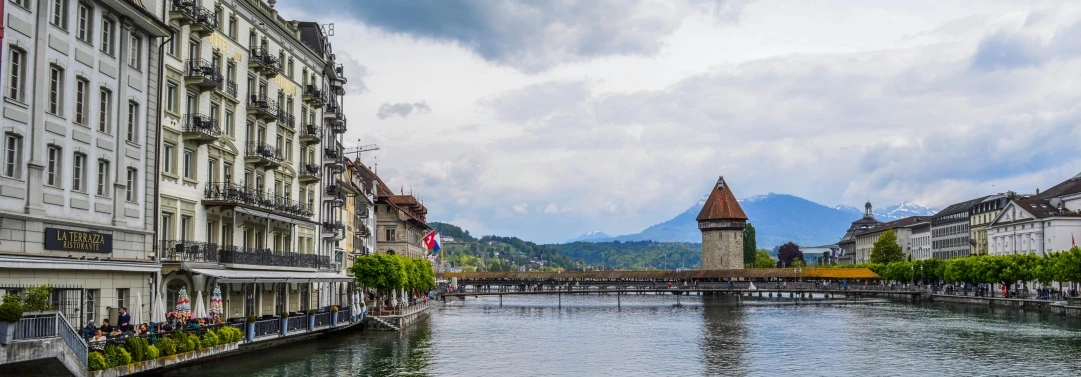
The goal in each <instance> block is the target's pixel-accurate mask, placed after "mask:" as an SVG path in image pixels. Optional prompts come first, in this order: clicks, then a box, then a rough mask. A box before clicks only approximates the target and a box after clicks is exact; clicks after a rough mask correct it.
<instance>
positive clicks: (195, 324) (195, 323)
mask: <svg viewBox="0 0 1081 377" xmlns="http://www.w3.org/2000/svg"><path fill="white" fill-rule="evenodd" d="M188 328H189V329H197V328H199V322H198V321H189V322H188Z"/></svg>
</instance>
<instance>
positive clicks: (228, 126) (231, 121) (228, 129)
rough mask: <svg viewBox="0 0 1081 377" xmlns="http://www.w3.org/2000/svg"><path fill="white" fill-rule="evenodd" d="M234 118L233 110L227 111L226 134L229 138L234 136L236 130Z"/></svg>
mask: <svg viewBox="0 0 1081 377" xmlns="http://www.w3.org/2000/svg"><path fill="white" fill-rule="evenodd" d="M234 118H235V116H234V115H233V110H225V134H226V135H228V136H233V135H234V132H235V130H234V129H233V128H234V124H235V123H236V121H235V119H234Z"/></svg>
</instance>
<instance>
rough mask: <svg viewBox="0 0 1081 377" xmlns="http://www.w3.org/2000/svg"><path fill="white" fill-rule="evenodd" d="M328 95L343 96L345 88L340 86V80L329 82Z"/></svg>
mask: <svg viewBox="0 0 1081 377" xmlns="http://www.w3.org/2000/svg"><path fill="white" fill-rule="evenodd" d="M330 93H331V94H335V95H339V96H342V95H345V87H343V86H342V82H341V80H330Z"/></svg>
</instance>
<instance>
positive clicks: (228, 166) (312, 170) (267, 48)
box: [157, 0, 351, 318]
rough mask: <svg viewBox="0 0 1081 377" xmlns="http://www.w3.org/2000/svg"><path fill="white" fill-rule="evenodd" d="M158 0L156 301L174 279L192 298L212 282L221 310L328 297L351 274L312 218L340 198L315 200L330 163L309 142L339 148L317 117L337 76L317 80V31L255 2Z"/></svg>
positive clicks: (321, 70) (324, 62) (325, 63)
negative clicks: (165, 26) (159, 278)
mask: <svg viewBox="0 0 1081 377" xmlns="http://www.w3.org/2000/svg"><path fill="white" fill-rule="evenodd" d="M167 5H168V7H167V8H166V9H163V10H162V13H161V17H163V19H165V20H167V22H168V23H169V25H170V26H171V27H172V28H173V30H174V37H173V38H172V40H171V41H170V43H168V44H167V45H166V46H165V54H164V57H163V59H164V60H165V67H166V68H165V72H166V73H165V77H164V81H163V82H164V84H163V95H162V102H163V104H162V126H163V127H162V138H161V144H160V148H161V152H162V153H161V167H160V176H161V207H160V211H159V214H158V217H157V218H158V222H159V223H158V228H159V233H160V234H159V239H161V240H162V241H161V242H160V249H161V257H162V258H161V261H162V263H163V269H162V274H163V275H164V278H163V290H164V291H165V292H166V294H167V295H166V299H165V301H166V302H175V299H176V296H177V294H178V292H179V290H180V289H182V288H186V289H187V291H188V292H189V294H190V295H191V297H192V299H193V303H195V302H197V301H198V297H199V296H202V297H209V295H210V293H211V292H213V290H214V288H215V287H218V288H220V289H221V291H222V292H223V305H224V307H225V315H226V316H227V317H230V318H233V317H245V316H248V315H255V316H260V315H266V314H277V313H281V312H284V311H288V312H295V311H305V310H308V309H312V308H317V307H324V306H328V305H342V304H343V303H344V300H345V299H346V298H347V297H348V295H346V294H345V292H338V289H337V287H338V285H337V284H336V283H337V282H348V281H350V280H351V279H350V278H349V277H348V276H345V275H344V274H343V273H342V268H343V266H342V263H341V257H340V254H336V250H335V248H334V247H333V243H328V242H327V240H328V239H333V237H334V236H336V234H337V233H339V230H338V229H336V228H333V227H328V225H334V224H328V223H327V221H326V219H327V216H328V212H332V211H334V210H336V209H337V208H340V205H338V206H333V205H328V203H332V202H336V199H338V197H339V196H338V195H337V193H338V191H335V192H331V190H330V189H329V188H330V187H334V186H336V185H337V179H338V175H336V174H340V171H334V170H333V169H330V168H328V166H329V167H333V166H334V165H333V164H328V163H327V161H328V160H327V158H328V157H329V156H328V154H327V153H328V152H326V151H324V147H323V146H328V147H329V148H334V149H335V150H336V151H339V153H340V149H337V148H338V147H337V146H338V143H337V141H336V139H337V138H340V135H341V133H342V132H344V127H337V126H335V127H327V126H325V125H327V124H329V123H331V121H332V119H337V118H336V116H337V115H338V113H340V106H339V105H338V103H340V101H339V100H338V99H336V98H334V96H333V95H332V93H333V89H334V88H335V87H334V86H332V85H331V83H332V82H340V81H341V80H344V78H341V77H338V76H340V70H339V71H338V72H337V73H336V74H335V77H328V76H327V72H328V71H333V69H328V67H332V66H333V60H332V59H329V58H328V52H329V49H330V43H329V39H328V38H327V36H326V35H324V34H323V33H322V30H321V28H320V27H319V25H317V24H311V23H304V22H296V21H287V20H285V19H284V18H282V17H281V16H280V15H279V14H278V13H277V11H275V10H274V8H273V7H272V6H271V5H270V4H267V3H265V2H263V1H260V0H232V1H214V2H212V1H209V0H201V1H196V0H174V1H169V2H168V3H167ZM304 25H314V26H315V29H318V30H316V31H315V33H316V34H317V35H315V36H314V37H313V36H311V35H310V34H311V33H312V31H311V30H309V29H310V27H308V26H304ZM340 94H341V93H338V95H339V96H340ZM341 123H342V126H344V121H342V122H341ZM335 124H337V123H336V122H335ZM329 148H328V149H327V150H330V149H329ZM331 198H333V199H335V200H334V201H331V200H329V199H331ZM328 234H332V235H331V236H328Z"/></svg>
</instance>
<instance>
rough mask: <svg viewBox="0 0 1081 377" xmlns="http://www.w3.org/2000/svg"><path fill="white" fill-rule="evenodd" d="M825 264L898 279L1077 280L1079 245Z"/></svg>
mask: <svg viewBox="0 0 1081 377" xmlns="http://www.w3.org/2000/svg"><path fill="white" fill-rule="evenodd" d="M829 267H842V268H847V267H865V268H868V269H870V270H871V271H874V272H875V273H876V274H878V275H879V276H881V277H882V279H884V280H889V281H898V282H909V281H911V282H916V281H927V282H930V281H945V282H963V283H970V284H979V283H999V284H1010V283H1013V282H1022V283H1023V284H1026V285H1027V284H1028V283H1029V282H1038V283H1041V284H1044V285H1050V284H1051V283H1052V282H1081V248H1078V247H1077V246H1074V247H1073V248H1071V249H1070V250H1068V251H1063V252H1060V253H1051V254H1047V255H1044V256H1043V257H1040V256H1037V255H1035V254H1013V255H995V256H972V257H967V258H957V259H950V260H946V261H942V260H938V259H927V260H919V261H894V262H889V263H865V264H858V265H832V266H829Z"/></svg>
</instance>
